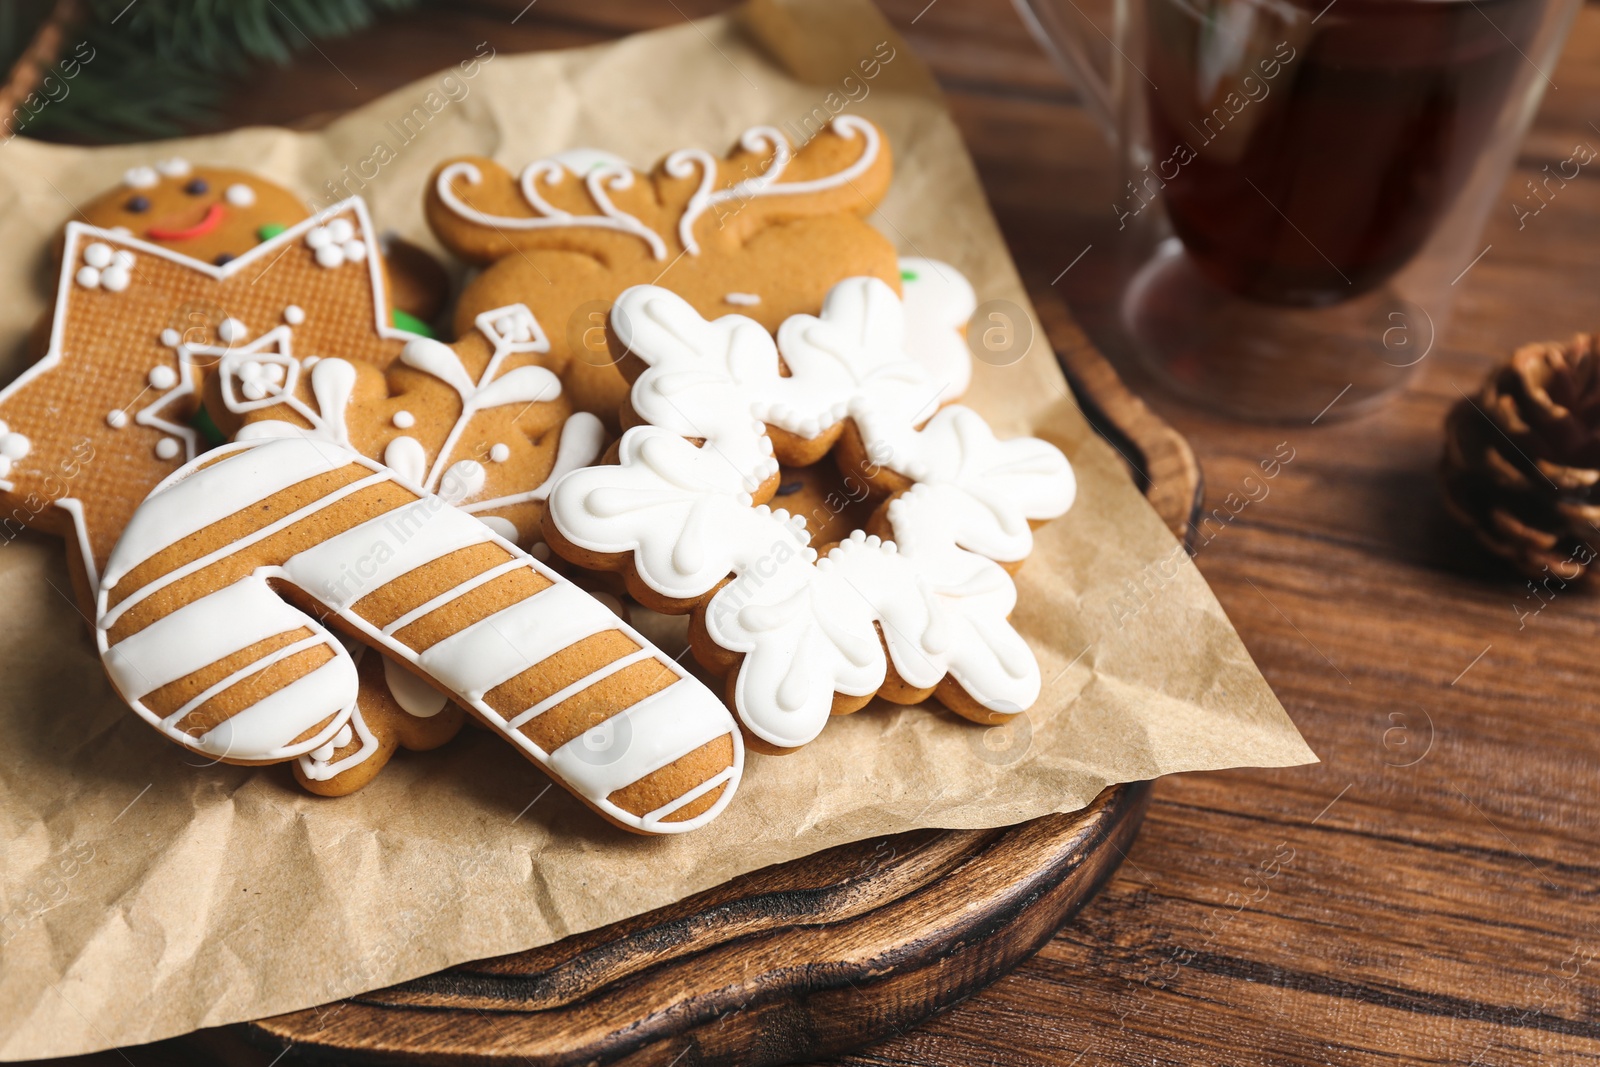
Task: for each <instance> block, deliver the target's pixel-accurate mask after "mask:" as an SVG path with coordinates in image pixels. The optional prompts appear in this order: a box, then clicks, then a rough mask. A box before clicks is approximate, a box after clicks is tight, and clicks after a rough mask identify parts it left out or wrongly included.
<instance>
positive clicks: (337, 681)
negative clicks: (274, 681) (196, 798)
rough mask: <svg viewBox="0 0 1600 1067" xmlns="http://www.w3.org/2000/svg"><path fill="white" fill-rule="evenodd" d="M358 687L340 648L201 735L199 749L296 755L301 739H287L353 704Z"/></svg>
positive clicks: (245, 755)
mask: <svg viewBox="0 0 1600 1067" xmlns="http://www.w3.org/2000/svg"><path fill="white" fill-rule="evenodd" d="M358 685H359V682H358V680H357V678H356V668H355V664H354V663H352V662H351V660H350V655H349V653H347V652H345V651H344V650H343V649H339V650H337V652H336V654H335V655H334V658H333V659H331V660H329V661H328V662H327V663H324V664H323V665H322V666H320V667H318V668H317V669H316V670H314V671H312V672H311V673H310V674H307V675H305V676H304V677H301V678H297V679H295V680H294V681H293V682H290V683H289V684H288V685H286V686H284V687H283V688H282V689H279V690H277V691H275V692H273V693H271V694H269V695H267V696H265V697H263V698H262V699H261V700H258V701H257V702H256V703H254V704H251V705H250V706H249V707H248V708H245V709H243V710H242V711H240V712H238V713H237V714H236V715H233V716H231V717H229V718H228V719H226V720H224V721H222V722H220V723H218V724H217V725H216V726H215V727H213V728H212V729H211V730H209V731H207V732H206V733H205V734H204V735H202V736H201V738H200V743H199V747H200V749H201V751H204V752H209V753H211V754H212V755H214V756H222V757H229V756H232V757H234V758H237V759H250V760H278V759H287V758H289V757H291V756H296V755H299V754H300V752H299V750H300V749H301V747H302V745H304V744H305V742H302V743H301V745H291V742H293V741H294V739H295V738H296V737H298V736H300V735H301V734H303V733H305V732H306V731H307V730H309V729H310V728H311V727H313V726H315V725H316V724H317V723H319V722H321V721H322V720H323V719H326V718H327V717H328V716H330V715H337V714H338V713H339V712H341V711H348V710H350V709H351V708H353V707H354V705H355V699H356V690H357V687H358ZM313 740H316V739H315V738H314V739H313Z"/></svg>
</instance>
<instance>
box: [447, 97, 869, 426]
mask: <svg viewBox="0 0 1600 1067" xmlns="http://www.w3.org/2000/svg"><path fill="white" fill-rule="evenodd" d="M891 170H892V165H891V161H890V155H889V146H888V143H887V141H886V140H885V138H884V136H883V133H882V131H881V130H879V129H878V127H876V126H874V125H873V124H872V123H870V122H868V121H866V120H865V119H861V118H857V117H855V116H850V115H841V116H840V117H839V118H837V119H835V120H834V121H833V123H832V125H831V126H830V127H829V128H828V129H826V130H824V131H823V132H821V133H819V134H818V135H817V136H816V137H814V138H812V139H811V140H810V141H809V142H807V143H806V144H804V145H803V146H799V147H796V146H793V145H791V144H790V143H789V141H788V140H787V139H786V138H785V137H784V135H783V134H782V133H780V132H779V131H778V130H777V129H775V128H774V127H770V126H756V127H753V128H752V129H750V130H747V131H746V132H745V133H744V135H743V136H742V137H740V138H739V141H738V143H737V145H736V146H735V147H734V149H733V150H732V152H730V154H729V155H728V156H727V157H726V158H724V159H721V160H718V159H715V158H713V157H712V156H711V154H710V153H708V152H706V151H703V150H701V149H691V148H685V149H679V150H678V151H676V152H673V153H671V154H670V155H668V156H667V157H666V158H665V159H663V160H662V161H661V162H659V163H658V164H657V165H656V166H655V168H654V169H653V170H651V171H650V172H649V173H648V174H646V173H643V172H639V171H635V170H633V169H632V168H631V167H628V166H626V165H624V164H621V163H620V162H617V161H614V160H610V159H608V158H607V157H604V156H598V155H595V154H592V153H589V154H580V153H568V154H564V155H562V156H557V157H553V158H551V159H544V160H539V161H536V162H534V163H531V164H529V165H528V166H527V167H525V168H524V169H523V170H522V172H521V173H520V174H519V175H516V176H513V175H512V174H511V173H510V172H508V171H507V170H505V169H504V168H503V167H501V166H500V165H499V164H497V163H495V162H493V161H491V160H487V159H482V158H479V157H467V158H462V159H454V160H450V161H447V162H446V163H444V164H442V165H441V166H440V167H439V168H438V169H436V170H435V171H434V174H433V177H432V179H431V180H430V182H429V185H428V192H427V201H426V210H427V217H428V223H429V225H430V226H431V227H432V228H433V231H434V233H435V234H436V235H437V236H438V237H439V240H440V241H441V242H443V243H444V245H445V246H446V247H447V248H449V249H450V250H451V251H452V252H454V253H455V254H456V255H458V256H460V257H461V258H463V259H465V260H468V261H469V262H472V263H479V264H485V265H487V269H486V270H485V271H484V272H483V274H482V275H480V276H479V277H478V278H477V279H476V280H474V282H473V283H472V284H471V286H469V287H468V289H467V291H466V292H465V293H464V294H463V295H462V298H461V302H460V304H459V306H458V307H457V311H456V324H457V332H458V333H465V332H467V331H468V330H469V329H470V328H471V326H472V324H473V322H474V321H475V320H476V318H477V317H478V316H479V315H481V314H483V313H484V312H485V311H488V310H490V309H492V308H497V307H503V306H506V305H510V304H522V305H524V306H526V307H527V308H529V310H530V311H531V312H532V314H533V315H534V316H535V317H536V318H537V319H538V320H539V321H540V322H542V323H544V324H545V328H546V330H547V331H548V333H549V340H550V352H549V364H548V365H549V366H550V367H551V368H552V369H553V370H555V372H556V373H557V374H558V375H560V376H561V378H562V381H563V384H564V385H565V386H566V388H567V391H568V394H569V395H570V396H571V398H572V402H573V404H574V405H575V406H576V407H577V408H578V409H580V410H583V411H590V412H594V413H596V414H599V415H600V416H601V417H602V418H604V419H606V420H607V422H608V424H609V423H613V420H614V419H615V417H616V413H617V412H618V410H619V408H620V407H621V405H622V404H623V402H624V401H625V400H626V397H627V384H626V383H625V382H624V380H623V378H622V375H621V374H620V373H619V372H618V371H617V370H616V368H615V367H614V366H613V358H612V356H611V354H610V352H609V350H608V349H607V346H606V343H605V324H606V314H607V312H608V311H609V309H610V307H611V304H612V302H613V301H614V300H615V299H616V297H617V295H618V294H620V293H621V292H622V291H623V290H624V289H627V288H629V287H630V286H633V285H643V284H654V285H661V286H665V287H667V288H669V289H671V290H672V291H673V292H675V293H678V294H679V295H680V296H682V297H683V298H684V299H685V300H687V301H688V302H689V304H690V305H691V306H693V307H694V308H695V310H696V311H698V312H699V313H700V314H701V315H703V316H705V317H706V318H715V317H717V316H719V315H723V314H727V313H729V312H732V311H737V312H738V313H740V314H742V315H745V316H748V317H749V318H752V319H754V320H755V321H757V322H759V323H760V324H761V325H763V326H765V327H766V328H767V329H768V330H769V331H776V330H777V328H778V325H779V324H780V323H782V322H783V321H784V320H785V319H787V318H789V317H791V316H793V315H797V314H815V313H816V312H818V311H820V310H821V307H822V301H823V297H824V296H825V295H826V294H827V292H828V290H829V288H831V287H832V286H833V285H834V284H835V283H836V282H838V281H840V280H841V279H843V278H846V277H875V278H879V279H881V280H883V281H884V282H886V283H887V284H888V285H890V286H891V287H892V288H893V289H894V290H895V291H896V292H898V291H899V286H900V268H899V264H898V262H897V259H896V256H895V250H894V247H893V246H892V245H891V244H890V242H889V241H888V240H887V239H886V238H885V237H884V236H883V235H882V234H880V233H879V232H878V231H877V230H875V229H873V228H872V226H870V225H869V224H868V223H867V221H866V218H865V217H866V216H867V215H869V214H870V213H871V212H872V211H873V210H874V209H875V208H876V206H877V204H878V202H879V201H880V200H881V199H882V197H883V195H884V193H885V191H886V190H887V189H888V185H889V179H890V174H891Z"/></svg>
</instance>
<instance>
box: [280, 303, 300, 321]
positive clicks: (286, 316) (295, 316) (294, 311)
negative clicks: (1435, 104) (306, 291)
mask: <svg viewBox="0 0 1600 1067" xmlns="http://www.w3.org/2000/svg"><path fill="white" fill-rule="evenodd" d="M283 321H284V322H287V323H288V324H289V325H290V326H298V325H300V324H301V323H302V322H304V321H306V309H305V308H303V307H301V306H300V305H299V304H290V305H289V306H288V307H286V308H284V309H283Z"/></svg>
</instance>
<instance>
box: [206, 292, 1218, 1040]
mask: <svg viewBox="0 0 1600 1067" xmlns="http://www.w3.org/2000/svg"><path fill="white" fill-rule="evenodd" d="M1038 308H1039V313H1040V316H1041V318H1042V320H1043V322H1044V325H1045V329H1046V333H1047V335H1048V336H1049V338H1050V341H1051V344H1052V345H1053V346H1054V348H1055V350H1056V352H1057V353H1058V354H1059V357H1060V359H1061V363H1062V367H1063V369H1064V370H1065V371H1066V373H1067V376H1068V379H1069V381H1070V382H1071V384H1072V387H1073V389H1074V391H1075V393H1076V394H1077V396H1078V399H1079V402H1080V404H1081V405H1082V407H1083V409H1084V412H1085V414H1086V415H1088V417H1089V419H1090V422H1091V423H1092V424H1093V425H1094V426H1095V428H1096V429H1097V430H1098V431H1099V432H1100V433H1102V434H1103V435H1104V436H1105V437H1106V438H1107V440H1109V441H1110V442H1111V443H1112V444H1113V445H1114V446H1115V447H1116V448H1117V449H1118V451H1119V452H1121V453H1122V455H1123V456H1124V457H1125V458H1126V459H1127V460H1128V462H1129V465H1130V468H1131V473H1132V475H1133V477H1134V478H1135V479H1136V480H1137V481H1138V482H1139V484H1140V487H1141V488H1142V489H1143V491H1144V492H1145V493H1146V495H1147V496H1148V497H1149V499H1150V501H1151V503H1152V504H1153V505H1154V506H1155V507H1156V509H1157V510H1158V512H1160V514H1161V515H1162V517H1163V518H1164V519H1165V520H1166V522H1167V523H1168V525H1169V526H1170V527H1171V528H1172V529H1173V530H1174V532H1175V533H1177V534H1178V535H1179V536H1180V537H1181V536H1183V535H1184V534H1185V533H1186V532H1187V530H1188V529H1189V528H1190V519H1191V518H1192V516H1193V513H1194V509H1195V507H1196V504H1197V501H1198V499H1199V492H1200V474H1199V469H1198V467H1197V466H1196V464H1195V460H1194V455H1193V453H1192V452H1191V451H1190V449H1189V447H1188V445H1187V443H1186V442H1185V441H1184V440H1183V438H1182V437H1181V436H1179V435H1178V434H1177V433H1176V431H1174V430H1172V429H1171V428H1170V427H1168V426H1167V425H1166V424H1165V423H1163V422H1161V421H1160V420H1159V419H1157V418H1156V417H1155V416H1154V415H1153V414H1152V413H1151V412H1150V411H1149V410H1148V409H1147V408H1146V407H1145V406H1144V404H1143V403H1142V402H1141V401H1140V400H1138V399H1137V398H1136V397H1134V396H1133V395H1132V394H1131V393H1129V392H1128V391H1127V389H1126V388H1125V387H1124V386H1123V384H1122V382H1121V381H1120V380H1119V379H1118V377H1117V375H1116V372H1115V371H1113V370H1112V368H1111V366H1110V365H1109V364H1108V363H1106V361H1105V359H1104V357H1102V356H1101V355H1100V354H1099V352H1097V351H1096V350H1095V349H1094V347H1093V346H1092V345H1090V344H1089V342H1088V340H1087V339H1086V338H1085V337H1084V336H1083V334H1082V333H1081V332H1080V331H1079V330H1078V328H1077V326H1076V325H1075V324H1074V322H1073V321H1072V319H1071V317H1070V315H1069V314H1068V313H1067V311H1066V309H1065V307H1064V306H1062V305H1061V304H1060V303H1059V301H1057V300H1056V299H1055V298H1054V296H1053V295H1052V294H1048V293H1046V294H1041V295H1040V296H1039V298H1038ZM1149 796H1150V786H1149V783H1136V784H1133V785H1125V786H1117V787H1113V788H1111V789H1108V790H1106V791H1105V792H1104V793H1102V794H1101V795H1100V796H1099V797H1098V798H1097V799H1096V800H1095V802H1094V803H1093V804H1091V805H1090V806H1089V807H1088V808H1087V809H1085V810H1083V811H1080V812H1075V813H1073V814H1071V815H1052V816H1047V817H1045V818H1041V819H1034V820H1032V821H1030V822H1026V823H1022V824H1020V825H1017V826H1010V827H1003V828H1000V829H995V830H968V831H955V830H920V831H914V832H911V833H903V834H898V835H894V836H891V837H885V838H879V839H876V840H869V841H861V842H857V843H855V844H851V845H845V846H841V847H838V848H833V849H829V850H827V851H825V852H820V853H817V854H816V855H813V856H808V857H806V858H804V859H799V860H795V861H793V862H790V863H786V864H782V865H779V866H776V867H770V868H767V869H764V870H760V871H755V872H753V873H751V874H748V875H745V876H743V877H740V878H736V879H734V880H733V881H731V882H728V883H726V884H724V885H721V886H718V887H717V888H715V889H712V890H709V891H707V892H705V893H701V894H699V895H697V896H694V897H690V898H689V899H687V900H683V901H680V902H679V903H677V904H675V905H673V906H671V907H667V908H662V909H660V910H658V911H654V912H650V913H648V914H645V915H641V916H637V917H635V918H633V919H629V920H627V921H624V922H620V923H615V924H613V925H611V926H607V927H603V928H601V929H599V930H593V931H590V932H588V933H585V934H579V935H575V936H573V937H568V938H566V939H564V940H562V941H558V942H556V943H555V944H552V945H547V946H545V947H543V948H537V949H532V950H530V951H527V952H520V953H516V954H514V955H510V956H502V957H499V958H496V959H490V960H482V961H479V962H477V963H469V964H464V965H462V966H458V967H452V968H450V969H449V970H446V971H442V972H440V973H438V974H435V975H430V976H428V977H426V978H420V979H417V980H415V981H411V982H406V983H404V984H402V985H398V986H393V987H391V988H388V989H382V990H378V991H376V992H372V993H365V994H362V995H360V996H357V997H352V998H350V999H348V1000H345V1001H342V1002H340V1003H338V1004H332V1005H326V1006H324V1007H321V1008H316V1009H310V1010H307V1011H300V1012H294V1013H292V1014H288V1015H280V1016H277V1017H275V1018H271V1019H264V1020H261V1021H259V1022H255V1023H250V1024H246V1025H243V1026H241V1027H238V1028H236V1032H237V1034H238V1036H242V1037H243V1038H244V1039H245V1040H246V1041H247V1042H248V1043H250V1044H252V1045H254V1046H256V1048H257V1049H262V1050H265V1051H266V1052H267V1054H268V1055H281V1056H282V1057H283V1061H288V1060H294V1059H300V1060H311V1061H324V1062H325V1061H337V1062H340V1063H382V1064H421V1063H427V1064H468V1063H470V1064H523V1065H528V1067H546V1065H550V1067H554V1065H567V1064H590V1063H604V1064H627V1065H635V1064H637V1065H643V1064H663V1065H665V1064H672V1065H674V1067H693V1065H710V1064H727V1065H739V1067H754V1065H758V1064H780V1063H793V1062H796V1061H801V1060H806V1059H811V1058H815V1057H820V1056H827V1055H830V1054H833V1053H837V1052H841V1051H843V1050H845V1049H849V1048H853V1047H856V1046H859V1045H862V1044H865V1043H868V1042H871V1041H874V1040H878V1039H880V1038H883V1037H886V1036H888V1035H890V1034H893V1033H898V1032H903V1031H904V1030H905V1029H906V1028H908V1027H910V1026H913V1025H915V1024H916V1023H918V1022H919V1021H921V1020H923V1019H925V1018H927V1017H928V1016H930V1015H932V1014H934V1013H935V1012H938V1011H940V1010H942V1009H944V1008H947V1007H949V1006H950V1005H952V1004H954V1003H956V1002H957V1001H959V1000H961V999H963V998H964V997H967V996H969V995H971V994H972V993H974V992H976V991H977V990H979V989H981V988H983V987H984V986H986V985H988V984H989V983H991V982H993V981H995V980H996V979H997V978H999V977H1000V976H1001V975H1003V974H1005V973H1006V972H1007V971H1009V970H1011V969H1012V968H1013V967H1015V966H1016V965H1017V964H1018V963H1020V962H1021V961H1022V960H1024V959H1026V958H1027V957H1028V956H1030V955H1032V954H1033V953H1034V952H1036V951H1037V950H1038V949H1039V948H1040V947H1041V946H1042V945H1043V944H1044V943H1045V942H1046V941H1048V940H1049V939H1050V937H1051V936H1052V935H1054V933H1055V932H1056V930H1057V929H1058V928H1059V927H1060V926H1061V925H1062V924H1063V923H1065V922H1066V921H1067V920H1069V919H1070V918H1072V916H1073V915H1075V914H1076V913H1077V911H1078V910H1079V909H1080V908H1082V907H1083V906H1084V904H1085V903H1087V902H1088V901H1089V899H1090V898H1091V897H1093V896H1094V894H1095V893H1096V892H1097V891H1098V890H1099V889H1100V887H1101V886H1102V885H1103V884H1105V882H1106V881H1107V880H1108V879H1109V878H1110V876H1111V874H1112V873H1113V872H1114V871H1115V870H1116V868H1117V866H1118V864H1119V863H1120V862H1121V860H1122V858H1123V856H1124V854H1125V852H1126V850H1127V849H1128V847H1129V846H1130V845H1131V843H1132V841H1133V838H1134V835H1135V834H1136V833H1137V832H1138V828H1139V824H1140V822H1141V820H1142V818H1143V815H1144V811H1145V808H1146V806H1147V804H1148V802H1149ZM214 1036H220V1035H214ZM274 1062H280V1061H277V1060H275V1061H274Z"/></svg>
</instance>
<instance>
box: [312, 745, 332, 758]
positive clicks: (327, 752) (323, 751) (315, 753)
mask: <svg viewBox="0 0 1600 1067" xmlns="http://www.w3.org/2000/svg"><path fill="white" fill-rule="evenodd" d="M310 755H311V758H312V760H313V761H315V762H317V763H327V762H328V761H329V760H331V759H333V742H332V741H329V742H327V743H326V744H324V745H320V746H318V747H317V748H314V749H312V750H311V753H310Z"/></svg>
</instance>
